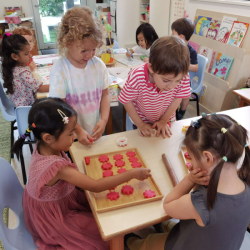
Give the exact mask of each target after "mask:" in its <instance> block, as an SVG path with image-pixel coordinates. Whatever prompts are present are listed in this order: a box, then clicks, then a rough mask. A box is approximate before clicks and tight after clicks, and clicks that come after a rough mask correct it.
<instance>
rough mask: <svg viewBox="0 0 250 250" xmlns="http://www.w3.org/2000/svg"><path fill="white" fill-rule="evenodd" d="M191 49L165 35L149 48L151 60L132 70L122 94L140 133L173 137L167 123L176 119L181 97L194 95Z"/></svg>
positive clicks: (179, 40)
mask: <svg viewBox="0 0 250 250" xmlns="http://www.w3.org/2000/svg"><path fill="white" fill-rule="evenodd" d="M189 64H190V56H189V50H188V47H187V45H186V44H185V42H184V41H183V40H182V39H180V38H179V37H173V36H172V37H170V36H169V37H162V38H159V39H158V40H156V41H155V42H154V43H153V45H152V46H151V49H150V56H149V63H146V64H143V65H141V66H139V67H136V68H135V69H133V70H132V71H131V73H130V74H129V77H128V79H127V82H126V84H125V86H124V88H123V89H122V91H121V93H120V95H119V101H120V102H121V103H123V105H124V107H125V109H126V111H127V113H128V115H129V116H130V118H131V120H132V121H133V124H134V127H135V128H138V131H139V134H140V135H141V136H146V137H150V136H151V134H153V133H154V131H153V129H157V134H156V136H159V135H160V134H162V136H163V137H164V138H165V137H166V135H167V136H169V137H170V135H171V134H172V133H171V130H170V128H169V125H168V122H170V121H175V111H176V109H177V108H178V107H179V105H180V103H181V100H182V99H183V98H187V97H189V96H190V95H191V93H190V82H189V76H188V69H189Z"/></svg>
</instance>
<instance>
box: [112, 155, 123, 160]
mask: <svg viewBox="0 0 250 250" xmlns="http://www.w3.org/2000/svg"><path fill="white" fill-rule="evenodd" d="M121 159H123V156H122V155H114V160H116V161H117V160H121Z"/></svg>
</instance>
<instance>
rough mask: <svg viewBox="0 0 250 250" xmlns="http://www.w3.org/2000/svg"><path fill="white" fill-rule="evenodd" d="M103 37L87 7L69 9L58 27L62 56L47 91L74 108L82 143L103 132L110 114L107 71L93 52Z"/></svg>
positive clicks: (51, 75)
mask: <svg viewBox="0 0 250 250" xmlns="http://www.w3.org/2000/svg"><path fill="white" fill-rule="evenodd" d="M102 39H103V27H102V25H101V23H100V22H99V21H98V20H97V19H96V18H95V17H94V15H93V13H92V12H91V10H90V9H89V8H87V7H74V8H72V9H70V10H68V11H67V12H66V13H65V15H64V16H63V18H62V22H61V24H60V26H59V28H58V36H57V46H58V49H59V54H60V55H61V58H60V59H59V60H56V62H55V63H54V65H53V67H52V69H51V73H50V91H49V95H50V96H51V97H59V98H62V99H63V100H65V101H66V102H67V103H68V104H69V105H70V106H71V107H73V108H74V109H75V110H76V111H77V113H78V124H77V126H76V130H75V132H76V134H77V137H78V141H79V142H80V143H82V144H83V145H89V144H92V142H93V141H96V140H98V139H99V138H100V137H101V136H102V134H103V132H104V130H105V127H106V124H107V121H108V116H109V109H110V101H109V93H108V87H109V84H110V80H109V74H108V71H107V68H106V66H105V64H104V63H103V62H102V61H101V60H100V59H99V58H97V57H96V56H95V51H96V48H99V47H101V46H102V44H103V42H102Z"/></svg>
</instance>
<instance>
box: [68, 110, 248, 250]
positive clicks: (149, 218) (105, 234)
mask: <svg viewBox="0 0 250 250" xmlns="http://www.w3.org/2000/svg"><path fill="white" fill-rule="evenodd" d="M220 113H223V114H227V115H230V116H231V117H233V118H234V119H235V120H236V121H238V122H239V123H241V125H242V126H244V127H245V128H246V129H248V130H249V131H250V107H243V108H238V109H233V110H229V111H224V112H220ZM195 119H197V118H191V119H183V120H180V121H176V122H174V123H173V124H172V132H173V135H172V137H171V138H166V139H163V138H162V137H158V138H156V137H152V138H144V137H140V136H139V135H138V132H137V130H133V131H127V132H122V133H118V134H113V135H107V136H103V137H102V138H101V139H100V140H99V141H97V142H96V143H95V144H94V145H92V146H83V145H81V144H80V143H78V142H75V143H74V144H73V145H72V146H71V148H70V154H71V156H72V159H73V161H74V163H75V164H76V165H77V166H78V168H79V171H80V172H83V173H84V170H83V164H82V161H83V157H84V156H88V155H94V154H101V153H106V152H110V151H116V150H119V149H120V148H119V147H118V146H117V145H116V139H117V138H119V137H121V136H125V137H127V138H128V147H127V148H128V149H129V148H133V147H137V148H138V150H139V152H140V153H141V156H142V157H143V159H144V161H145V164H146V165H147V167H148V168H150V169H151V171H152V175H153V177H154V179H155V181H156V182H157V184H158V186H159V188H160V190H161V191H162V193H163V195H164V196H165V195H167V194H168V193H169V192H170V191H171V190H172V188H173V185H172V182H171V180H170V177H169V175H168V173H167V170H166V168H165V166H164V164H163V161H162V158H161V155H162V153H166V154H167V155H168V157H169V160H170V162H171V164H172V166H173V168H174V169H175V172H176V175H177V178H178V179H179V180H181V179H182V178H183V177H184V176H185V175H186V174H187V169H186V167H185V165H184V162H183V160H182V158H181V155H180V153H179V147H180V144H181V142H182V139H183V138H184V133H183V132H181V131H182V126H184V125H189V124H190V122H191V120H195ZM85 193H86V195H87V198H88V201H89V203H90V206H91V209H92V212H93V215H94V217H95V219H96V222H97V224H98V227H99V230H100V234H101V236H102V238H103V240H105V241H107V240H110V241H111V242H110V243H111V249H112V250H123V249H124V247H123V236H124V235H125V234H127V233H130V232H133V231H136V230H139V229H142V228H145V227H147V226H151V225H154V224H156V223H159V222H161V221H164V220H166V219H168V218H169V217H168V215H166V214H165V212H164V210H163V200H162V201H155V202H151V203H147V204H141V205H137V206H132V207H128V208H123V209H118V210H115V211H110V212H105V213H99V214H98V213H96V212H95V210H94V207H93V201H92V196H91V193H90V192H89V191H85Z"/></svg>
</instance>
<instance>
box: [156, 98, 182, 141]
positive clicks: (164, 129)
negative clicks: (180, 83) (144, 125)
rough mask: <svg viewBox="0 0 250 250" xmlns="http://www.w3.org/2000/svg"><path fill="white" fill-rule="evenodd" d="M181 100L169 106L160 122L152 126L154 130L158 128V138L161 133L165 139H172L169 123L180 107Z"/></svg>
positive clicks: (176, 100)
mask: <svg viewBox="0 0 250 250" xmlns="http://www.w3.org/2000/svg"><path fill="white" fill-rule="evenodd" d="M181 100H182V99H181V98H175V99H174V100H173V101H172V103H171V104H170V105H169V107H168V108H167V110H166V111H165V113H164V114H163V116H162V117H161V118H160V120H159V121H158V122H155V123H154V124H153V126H152V128H156V127H157V134H156V136H159V135H160V133H162V136H163V138H165V137H166V135H167V136H168V137H170V136H171V135H172V132H171V130H170V128H169V126H168V124H167V123H168V122H169V119H170V117H171V116H172V115H173V113H174V112H175V111H176V109H177V108H178V107H179V105H180V103H181Z"/></svg>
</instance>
